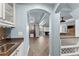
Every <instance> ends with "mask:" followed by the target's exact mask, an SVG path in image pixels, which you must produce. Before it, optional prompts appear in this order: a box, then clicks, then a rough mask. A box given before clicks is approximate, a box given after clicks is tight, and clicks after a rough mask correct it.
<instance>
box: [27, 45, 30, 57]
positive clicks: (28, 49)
mask: <svg viewBox="0 0 79 59" xmlns="http://www.w3.org/2000/svg"><path fill="white" fill-rule="evenodd" d="M29 49H30V46H28V49H27V56H28V53H29Z"/></svg>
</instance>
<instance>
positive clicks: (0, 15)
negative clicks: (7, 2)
mask: <svg viewBox="0 0 79 59" xmlns="http://www.w3.org/2000/svg"><path fill="white" fill-rule="evenodd" d="M2 11H3V4H2V3H0V19H2V17H3V12H2Z"/></svg>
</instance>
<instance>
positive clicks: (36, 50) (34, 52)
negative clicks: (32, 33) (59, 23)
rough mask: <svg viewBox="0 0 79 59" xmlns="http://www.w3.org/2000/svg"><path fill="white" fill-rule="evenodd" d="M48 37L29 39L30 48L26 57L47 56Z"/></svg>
mask: <svg viewBox="0 0 79 59" xmlns="http://www.w3.org/2000/svg"><path fill="white" fill-rule="evenodd" d="M48 46H49V44H48V37H43V36H41V37H39V38H30V48H29V53H28V56H48V55H49V48H48Z"/></svg>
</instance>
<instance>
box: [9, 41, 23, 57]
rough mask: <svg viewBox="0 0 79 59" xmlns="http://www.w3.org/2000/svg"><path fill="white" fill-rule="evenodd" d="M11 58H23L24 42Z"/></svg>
mask: <svg viewBox="0 0 79 59" xmlns="http://www.w3.org/2000/svg"><path fill="white" fill-rule="evenodd" d="M10 56H23V42H22V43H21V44H20V46H19V47H18V48H17V49H16V50H15V51H14V52H13V53H12V54H11V55H10Z"/></svg>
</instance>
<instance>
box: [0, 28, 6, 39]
mask: <svg viewBox="0 0 79 59" xmlns="http://www.w3.org/2000/svg"><path fill="white" fill-rule="evenodd" d="M2 38H6V30H5V28H3V27H0V40H2Z"/></svg>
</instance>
